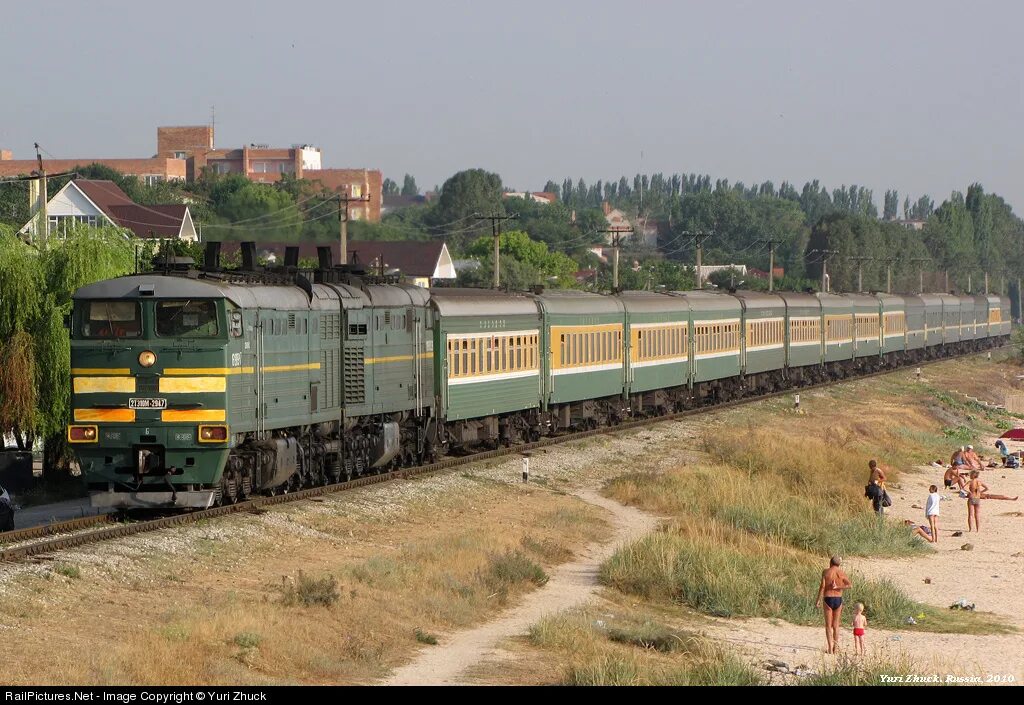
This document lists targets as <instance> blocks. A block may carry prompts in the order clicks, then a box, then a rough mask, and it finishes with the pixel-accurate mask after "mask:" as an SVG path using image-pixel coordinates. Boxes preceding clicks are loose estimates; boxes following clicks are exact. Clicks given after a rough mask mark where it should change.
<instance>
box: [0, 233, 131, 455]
mask: <svg viewBox="0 0 1024 705" xmlns="http://www.w3.org/2000/svg"><path fill="white" fill-rule="evenodd" d="M135 242H136V241H135V240H133V239H129V238H128V237H126V236H125V235H124V233H123V232H122V231H121V230H120V229H116V228H89V227H86V226H81V225H79V226H75V227H72V228H70V229H69V231H68V233H67V236H66V238H65V239H64V240H53V241H51V242H50V244H49V246H48V247H47V249H46V250H43V251H39V250H36V249H34V248H32V247H30V246H28V245H26V244H24V243H23V242H21V240H19V239H17V238H16V237H13V236H12V235H10V234H4V233H2V232H0V360H2V361H3V362H2V364H0V432H2V433H5V434H10V435H12V436H13V437H14V438H15V441H16V442H17V443H18V445H19V447H21V448H26V449H27V448H31V447H32V446H33V444H34V441H35V440H36V439H37V438H45V439H47V445H48V450H54V449H56V450H58V451H59V449H60V448H62V447H63V441H62V439H63V432H64V426H65V424H66V423H67V420H68V416H69V402H70V376H71V372H70V369H69V361H70V339H69V335H68V331H67V329H66V328H65V327H64V317H65V316H66V315H67V314H68V313H69V312H70V310H71V295H72V294H73V293H74V291H75V290H76V289H78V288H79V287H81V286H83V285H85V284H88V283H90V282H94V281H99V280H102V279H109V278H112V277H116V276H120V275H123V274H127V273H128V272H130V271H132V269H133V267H134V263H135V245H134V243H135Z"/></svg>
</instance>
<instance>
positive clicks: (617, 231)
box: [598, 225, 633, 293]
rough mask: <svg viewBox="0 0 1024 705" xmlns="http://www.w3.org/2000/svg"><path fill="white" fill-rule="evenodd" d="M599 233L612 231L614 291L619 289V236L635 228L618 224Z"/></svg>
mask: <svg viewBox="0 0 1024 705" xmlns="http://www.w3.org/2000/svg"><path fill="white" fill-rule="evenodd" d="M598 232H599V233H611V236H612V293H615V292H616V291H618V290H619V237H620V236H621V235H622V234H623V233H631V232H633V228H627V227H625V226H622V225H617V226H615V227H613V228H605V229H604V230H598Z"/></svg>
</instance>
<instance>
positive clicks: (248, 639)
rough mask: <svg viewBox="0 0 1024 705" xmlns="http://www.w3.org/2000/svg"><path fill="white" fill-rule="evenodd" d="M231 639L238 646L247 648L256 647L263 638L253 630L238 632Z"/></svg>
mask: <svg viewBox="0 0 1024 705" xmlns="http://www.w3.org/2000/svg"><path fill="white" fill-rule="evenodd" d="M232 641H233V642H234V643H235V646H237V647H238V648H240V649H243V650H249V649H256V648H258V647H259V645H260V642H261V641H263V639H262V638H261V637H260V635H259V634H255V633H253V632H239V633H238V634H235V638H234V639H232Z"/></svg>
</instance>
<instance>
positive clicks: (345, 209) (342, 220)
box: [337, 186, 370, 265]
mask: <svg viewBox="0 0 1024 705" xmlns="http://www.w3.org/2000/svg"><path fill="white" fill-rule="evenodd" d="M350 189H351V186H346V187H345V192H344V193H339V194H338V197H337V198H338V220H339V222H338V230H339V233H338V234H339V236H340V238H341V262H340V263H339V264H342V265H346V264H348V217H349V204H350V203H367V202H369V200H370V194H369V193H367V194H366V195H365V196H358V197H356V198H353V197H352V195H351V191H350Z"/></svg>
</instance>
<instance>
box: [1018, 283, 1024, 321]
mask: <svg viewBox="0 0 1024 705" xmlns="http://www.w3.org/2000/svg"><path fill="white" fill-rule="evenodd" d="M1020 305H1021V295H1020V277H1017V318H1018V319H1024V313H1022V312H1021V311H1022V309H1021V307H1020Z"/></svg>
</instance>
